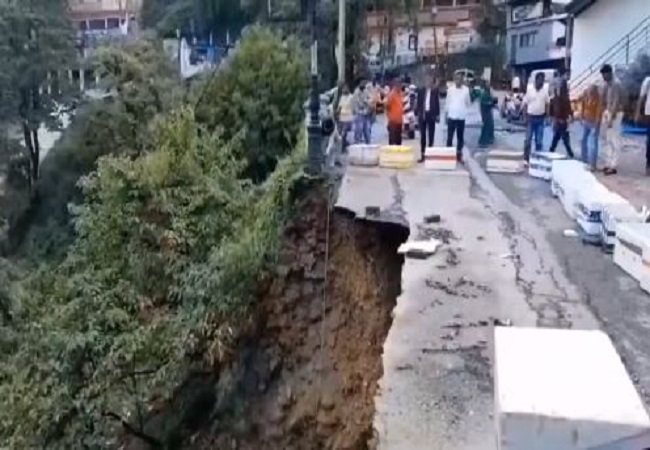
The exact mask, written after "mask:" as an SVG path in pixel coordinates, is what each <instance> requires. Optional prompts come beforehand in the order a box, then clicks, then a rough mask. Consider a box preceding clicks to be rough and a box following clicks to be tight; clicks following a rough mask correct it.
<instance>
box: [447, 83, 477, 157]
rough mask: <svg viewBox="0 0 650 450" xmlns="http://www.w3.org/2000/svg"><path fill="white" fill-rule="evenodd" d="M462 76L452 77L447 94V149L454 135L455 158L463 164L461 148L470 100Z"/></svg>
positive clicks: (463, 143) (463, 142)
mask: <svg viewBox="0 0 650 450" xmlns="http://www.w3.org/2000/svg"><path fill="white" fill-rule="evenodd" d="M463 78H464V77H463V75H462V74H461V73H457V74H456V75H455V76H454V85H453V86H452V87H451V88H449V91H448V92H447V147H451V146H452V144H453V141H454V134H455V135H456V158H457V159H458V162H463V146H464V145H465V119H466V118H467V113H468V111H469V107H470V106H471V104H472V100H471V98H470V95H469V88H468V87H467V86H465V84H464V79H463Z"/></svg>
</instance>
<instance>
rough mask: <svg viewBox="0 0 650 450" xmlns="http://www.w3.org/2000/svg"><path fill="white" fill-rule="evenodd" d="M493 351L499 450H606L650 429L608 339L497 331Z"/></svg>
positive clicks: (582, 333)
mask: <svg viewBox="0 0 650 450" xmlns="http://www.w3.org/2000/svg"><path fill="white" fill-rule="evenodd" d="M494 345H495V358H494V381H495V410H496V411H495V420H496V429H497V448H498V449H499V450H578V449H580V450H587V449H590V450H592V449H596V448H598V449H600V448H601V447H602V449H603V450H604V449H608V448H612V447H609V445H613V444H617V445H618V444H620V441H621V440H625V439H628V438H631V437H636V436H638V435H639V434H642V433H646V432H648V431H649V430H650V417H648V414H647V413H646V411H645V409H644V406H643V403H642V401H641V399H640V397H639V395H638V393H637V392H636V390H635V388H634V385H633V383H632V381H631V380H630V378H629V376H628V374H627V372H626V370H625V367H624V366H623V363H622V362H621V359H620V358H619V356H618V354H617V353H616V350H615V349H614V346H613V345H612V343H611V341H610V340H609V338H608V337H607V335H606V334H605V333H603V332H601V331H587V330H555V329H545V328H511V327H507V328H506V327H497V328H496V329H495V344H494ZM616 448H624V447H616ZM629 450H633V449H632V448H631V447H630V448H629ZM636 450H639V449H636Z"/></svg>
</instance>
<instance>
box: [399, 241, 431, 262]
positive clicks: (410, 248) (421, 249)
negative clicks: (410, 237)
mask: <svg viewBox="0 0 650 450" xmlns="http://www.w3.org/2000/svg"><path fill="white" fill-rule="evenodd" d="M440 244H441V242H440V241H439V240H437V239H431V240H428V241H410V242H405V243H403V244H402V245H400V246H399V248H398V249H397V253H399V254H400V255H405V256H406V257H408V258H419V259H426V258H428V257H429V256H431V255H433V254H434V253H435V252H436V250H438V247H439V246H440Z"/></svg>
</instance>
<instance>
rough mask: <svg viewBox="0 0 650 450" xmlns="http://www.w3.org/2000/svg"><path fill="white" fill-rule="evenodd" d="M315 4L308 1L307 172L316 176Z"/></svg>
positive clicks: (318, 159) (319, 144)
mask: <svg viewBox="0 0 650 450" xmlns="http://www.w3.org/2000/svg"><path fill="white" fill-rule="evenodd" d="M316 2H317V0H310V2H309V3H310V5H311V11H310V26H311V83H310V87H311V92H310V96H309V124H308V125H307V135H308V141H307V150H308V168H307V169H308V172H309V174H310V175H318V174H319V173H320V171H321V168H322V165H323V163H322V161H323V148H322V138H323V133H322V130H321V123H320V95H319V94H318V39H317V36H316Z"/></svg>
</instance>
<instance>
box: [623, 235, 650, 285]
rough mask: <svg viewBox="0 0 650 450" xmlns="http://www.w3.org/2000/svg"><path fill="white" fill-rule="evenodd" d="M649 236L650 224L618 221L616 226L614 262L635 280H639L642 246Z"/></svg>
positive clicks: (641, 265) (641, 264)
mask: <svg viewBox="0 0 650 450" xmlns="http://www.w3.org/2000/svg"><path fill="white" fill-rule="evenodd" d="M649 237H650V224H646V223H620V224H618V226H617V227H616V244H614V263H615V264H616V265H617V266H619V267H620V268H621V269H623V270H624V271H625V272H627V273H628V274H629V275H630V276H631V277H632V278H634V279H636V280H637V281H641V269H642V267H643V246H644V244H645V243H646V242H648V239H649Z"/></svg>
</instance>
